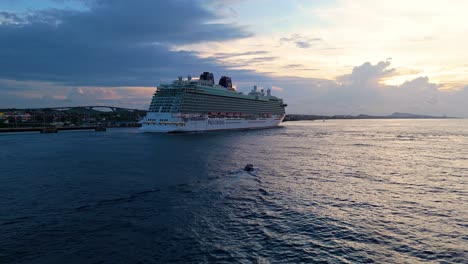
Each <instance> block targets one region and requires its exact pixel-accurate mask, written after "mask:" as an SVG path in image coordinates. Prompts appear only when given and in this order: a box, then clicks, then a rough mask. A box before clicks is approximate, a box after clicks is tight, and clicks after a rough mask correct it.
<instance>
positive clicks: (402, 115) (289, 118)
mask: <svg viewBox="0 0 468 264" xmlns="http://www.w3.org/2000/svg"><path fill="white" fill-rule="evenodd" d="M399 118H408V119H430V118H434V119H439V118H457V117H448V116H445V115H444V116H431V115H417V114H411V113H400V112H395V113H393V114H391V115H386V116H372V115H363V114H360V115H354V116H353V115H333V116H325V115H301V114H289V115H286V117H285V119H284V121H300V120H325V119H399Z"/></svg>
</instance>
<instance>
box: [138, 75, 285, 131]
mask: <svg viewBox="0 0 468 264" xmlns="http://www.w3.org/2000/svg"><path fill="white" fill-rule="evenodd" d="M286 106H287V105H286V104H284V103H283V100H282V99H280V98H278V97H276V96H273V95H271V90H270V89H268V90H266V92H265V91H264V89H260V90H259V89H257V86H254V87H253V89H252V90H251V91H250V92H249V93H248V94H243V93H240V92H237V91H236V89H235V88H233V87H232V81H231V78H229V77H227V76H222V77H221V78H220V79H219V82H218V84H215V82H214V77H213V74H212V73H209V72H204V73H203V74H201V75H200V78H199V79H198V80H193V79H192V78H191V77H190V76H188V77H187V78H182V77H179V78H178V80H175V81H174V82H172V83H168V84H161V85H159V86H158V87H157V89H156V92H155V93H154V95H153V99H152V101H151V105H150V107H149V111H148V113H147V115H146V116H145V117H144V118H143V119H142V120H141V121H140V122H141V124H142V126H141V128H140V130H141V131H142V132H172V133H174V132H199V131H212V130H233V129H256V128H268V127H275V126H278V125H279V124H280V123H281V121H283V119H284V116H285V107H286Z"/></svg>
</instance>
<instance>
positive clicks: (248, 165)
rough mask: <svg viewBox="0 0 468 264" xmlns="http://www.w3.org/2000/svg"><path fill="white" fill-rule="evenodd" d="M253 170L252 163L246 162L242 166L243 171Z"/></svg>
mask: <svg viewBox="0 0 468 264" xmlns="http://www.w3.org/2000/svg"><path fill="white" fill-rule="evenodd" d="M253 170H254V166H253V165H252V164H250V163H249V164H247V165H245V167H244V171H247V172H250V171H253Z"/></svg>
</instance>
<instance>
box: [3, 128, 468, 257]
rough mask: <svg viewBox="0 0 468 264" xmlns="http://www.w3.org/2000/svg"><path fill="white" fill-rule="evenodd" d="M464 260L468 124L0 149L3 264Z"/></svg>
mask: <svg viewBox="0 0 468 264" xmlns="http://www.w3.org/2000/svg"><path fill="white" fill-rule="evenodd" d="M246 163H252V164H254V165H255V167H257V168H258V169H257V171H256V172H255V173H253V174H248V173H243V172H242V171H241V169H242V167H243V166H244V165H245V164H246ZM467 260H468V120H336V121H327V122H318V121H315V122H289V123H285V124H284V127H282V128H277V129H268V130H257V131H236V132H222V133H221V132H220V133H202V134H174V135H168V134H140V133H137V130H135V129H111V130H108V132H105V133H96V132H59V133H58V134H47V135H45V134H28V135H26V134H18V135H13V134H9V135H5V134H3V135H0V263H205V262H209V263H223V262H240V263H299V262H309V263H320V262H323V263H362V262H368V263H372V262H376V263H419V262H421V263H423V262H424V263H467Z"/></svg>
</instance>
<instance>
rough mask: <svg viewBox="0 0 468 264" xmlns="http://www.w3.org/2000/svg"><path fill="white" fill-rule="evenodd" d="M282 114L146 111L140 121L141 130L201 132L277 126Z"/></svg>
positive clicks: (282, 117) (282, 116)
mask: <svg viewBox="0 0 468 264" xmlns="http://www.w3.org/2000/svg"><path fill="white" fill-rule="evenodd" d="M283 119H284V115H272V116H268V117H259V118H256V119H252V118H243V117H208V116H207V115H184V114H171V113H158V112H148V114H147V115H146V117H145V118H144V119H143V120H142V121H141V124H142V126H141V128H140V131H141V132H162V133H176V132H201V131H216V130H237V129H259V128H269V127H276V126H278V125H279V124H280V123H281V121H283Z"/></svg>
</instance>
